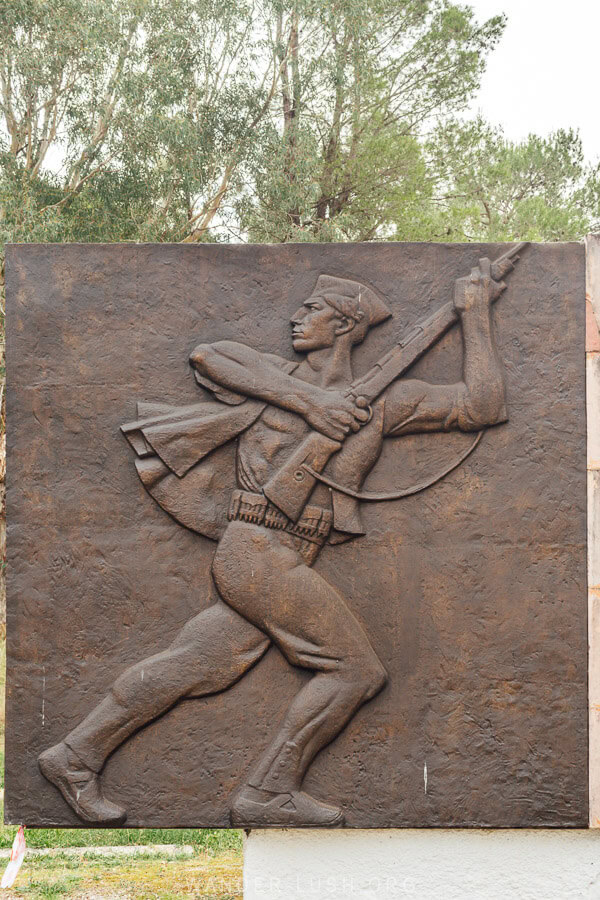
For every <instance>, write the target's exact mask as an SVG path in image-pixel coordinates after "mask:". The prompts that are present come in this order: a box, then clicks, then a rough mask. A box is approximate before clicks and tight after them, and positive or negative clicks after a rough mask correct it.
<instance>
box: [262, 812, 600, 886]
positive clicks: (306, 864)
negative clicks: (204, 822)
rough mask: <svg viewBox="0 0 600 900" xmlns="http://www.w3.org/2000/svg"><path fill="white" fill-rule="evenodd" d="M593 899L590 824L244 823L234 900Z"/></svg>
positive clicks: (599, 871)
mask: <svg viewBox="0 0 600 900" xmlns="http://www.w3.org/2000/svg"><path fill="white" fill-rule="evenodd" d="M353 898H357V900H358V898H360V900H403V898H416V900H440V898H443V900H513V898H514V900H542V898H543V900H554V898H556V900H575V898H577V900H579V898H585V900H588V898H589V900H599V898H600V833H598V831H595V830H590V831H580V830H572V831H569V830H558V829H557V830H547V829H540V830H535V831H534V830H529V829H518V830H517V829H515V830H513V829H510V830H508V829H507V830H502V831H501V830H486V831H483V830H481V831H479V830H472V831H471V830H466V829H405V830H399V829H398V830H393V831H379V830H373V831H350V830H347V831H322V830H315V831H308V830H307V831H285V830H279V829H269V830H264V831H252V832H250V834H249V836H248V837H247V838H246V840H245V844H244V900H353Z"/></svg>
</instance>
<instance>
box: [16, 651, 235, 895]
mask: <svg viewBox="0 0 600 900" xmlns="http://www.w3.org/2000/svg"><path fill="white" fill-rule="evenodd" d="M5 671H6V644H5V641H4V640H0V785H1V786H2V787H4V690H5V680H6V675H5ZM16 831H17V829H16V827H15V826H10V825H3V824H2V825H0V848H9V847H11V846H12V842H13V840H14V836H15V834H16ZM25 837H26V841H27V846H28V847H34V848H54V849H62V848H67V847H98V846H110V847H117V846H119V847H122V846H124V845H127V844H191V845H192V846H193V847H194V849H195V851H196V852H195V854H194V856H193V857H184V856H183V855H182V856H181V857H177V856H175V857H169V858H164V857H163V858H161V857H157V856H149V855H148V856H146V857H144V856H136V857H117V856H114V857H110V856H108V857H84V856H81V857H75V858H74V857H72V856H64V855H63V856H61V855H60V854H57V855H54V854H53V855H52V856H43V857H25V861H24V863H23V866H22V868H21V871H20V872H19V875H18V877H17V881H16V883H15V886H14V887H13V888H12V889H11V890H10V891H3V900H4V898H7V900H10V898H17V897H19V898H27V900H44V898H46V900H53V898H65V900H71V898H72V900H96V898H98V900H99V898H102V900H130V898H140V900H180V898H181V900H187V898H192V897H194V898H201V900H241V897H242V836H241V831H233V830H230V831H221V830H218V829H214V828H177V829H168V828H143V829H136V828H116V829H112V828H111V829H108V828H65V829H61V828H34V829H31V830H28V831H26V834H25ZM0 871H1V867H0Z"/></svg>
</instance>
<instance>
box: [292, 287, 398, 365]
mask: <svg viewBox="0 0 600 900" xmlns="http://www.w3.org/2000/svg"><path fill="white" fill-rule="evenodd" d="M391 315H392V313H391V312H390V310H389V309H388V307H387V306H386V304H385V303H384V301H383V300H382V299H381V297H379V296H378V294H376V293H375V291H374V290H373V289H372V288H369V287H366V285H364V284H361V283H360V282H358V281H350V280H349V279H347V278H337V277H335V276H332V275H320V276H319V278H318V280H317V283H316V285H315V289H314V291H313V292H312V294H311V295H310V297H309V298H308V299H307V300H305V301H304V303H303V304H302V306H301V307H300V309H298V310H297V311H296V313H295V314H294V316H293V317H292V344H293V346H294V350H296V351H298V352H299V353H308V352H309V351H311V350H322V349H324V348H326V347H333V345H334V344H335V343H337V342H338V341H340V340H343V341H345V342H346V343H347V344H348V346H349V347H351V346H353V345H354V344H360V342H361V341H363V340H364V339H365V337H366V334H367V332H368V330H369V328H371V327H373V326H374V325H379V323H380V322H384V321H385V320H386V319H388V318H389V317H390V316H391Z"/></svg>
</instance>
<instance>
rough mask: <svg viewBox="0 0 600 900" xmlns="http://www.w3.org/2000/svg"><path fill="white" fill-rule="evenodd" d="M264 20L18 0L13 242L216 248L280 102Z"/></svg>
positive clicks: (1, 110)
mask: <svg viewBox="0 0 600 900" xmlns="http://www.w3.org/2000/svg"><path fill="white" fill-rule="evenodd" d="M259 15H260V5H259V4H258V3H254V2H252V0H248V2H245V0H55V2H54V3H52V4H48V3H47V2H45V0H13V2H12V3H11V4H9V5H8V7H7V8H6V9H5V23H4V28H3V30H2V33H1V34H0V114H1V116H2V120H3V121H2V124H3V126H4V127H3V128H2V129H0V130H1V131H3V132H4V140H3V141H2V145H1V146H0V152H1V158H0V162H1V178H2V196H3V198H4V201H3V205H2V209H1V213H0V221H1V222H2V227H3V232H4V233H3V235H2V237H3V238H4V239H9V240H50V241H53V240H123V239H133V240H151V239H154V240H186V239H194V240H196V239H206V237H207V236H208V229H209V228H210V226H211V223H212V220H213V218H214V216H215V214H216V212H217V210H218V209H219V205H220V203H221V201H222V198H223V196H224V193H225V191H226V190H227V189H228V188H229V186H230V185H231V183H232V182H233V180H234V177H235V174H236V171H237V168H238V166H239V164H240V162H241V160H242V159H243V157H244V154H245V152H246V148H247V145H248V143H249V141H250V140H251V138H252V135H253V132H254V129H255V128H256V126H257V125H258V123H259V122H260V120H261V118H262V117H263V116H264V115H265V113H266V111H267V110H268V107H269V104H270V103H271V101H272V99H273V96H274V92H275V85H276V82H277V71H276V66H275V63H274V61H273V60H272V59H271V58H268V57H265V54H264V52H263V51H264V46H263V44H264V39H263V36H262V34H261V32H260V29H259V31H258V32H257V29H256V23H257V17H258V16H259Z"/></svg>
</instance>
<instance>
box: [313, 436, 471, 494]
mask: <svg viewBox="0 0 600 900" xmlns="http://www.w3.org/2000/svg"><path fill="white" fill-rule="evenodd" d="M484 431H485V428H483V429H482V430H481V431H478V432H477V434H476V435H475V440H474V441H473V443H472V444H471V446H470V447H469V448H468V449H467V450H466V451H465V452H464V453H462V454H461V455H460V456H459V457H458V459H456V460H455V461H454V462H453V463H452V465H451V466H448V467H447V468H446V469H444V470H443V472H439V473H438V474H437V475H435V477H434V478H430V479H429V480H428V481H422V482H420V483H419V484H415V485H413V486H412V487H410V488H406V489H405V490H403V491H395V492H394V493H385V492H379V491H352V490H350V488H347V487H344V486H343V485H341V484H338V483H337V482H335V481H332V479H331V478H327V476H325V475H321V474H320V473H319V472H316V471H315V470H314V469H312V468H311V467H310V466H307V465H306V463H304V464H303V465H302V468H303V469H305V470H306V471H307V472H308V473H309V475H312V477H313V478H316V479H317V481H320V482H322V483H323V484H326V485H327V487H330V488H332V490H334V491H338V492H339V493H340V494H346V496H347V497H354V499H355V500H361V501H362V502H363V503H364V502H371V503H382V502H384V501H386V500H401V499H402V498H403V497H410V496H411V495H412V494H419V493H421V491H426V490H427V488H430V487H432V486H433V485H434V484H437V482H438V481H441V480H442V478H445V477H446V475H449V474H450V472H453V471H454V469H457V468H458V467H459V466H460V465H461V464H462V463H464V461H465V459H467V457H469V456H470V455H471V453H472V452H473V450H475V448H476V447H477V446H478V444H479V443H480V441H481V438H482V437H483V434H484Z"/></svg>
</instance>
